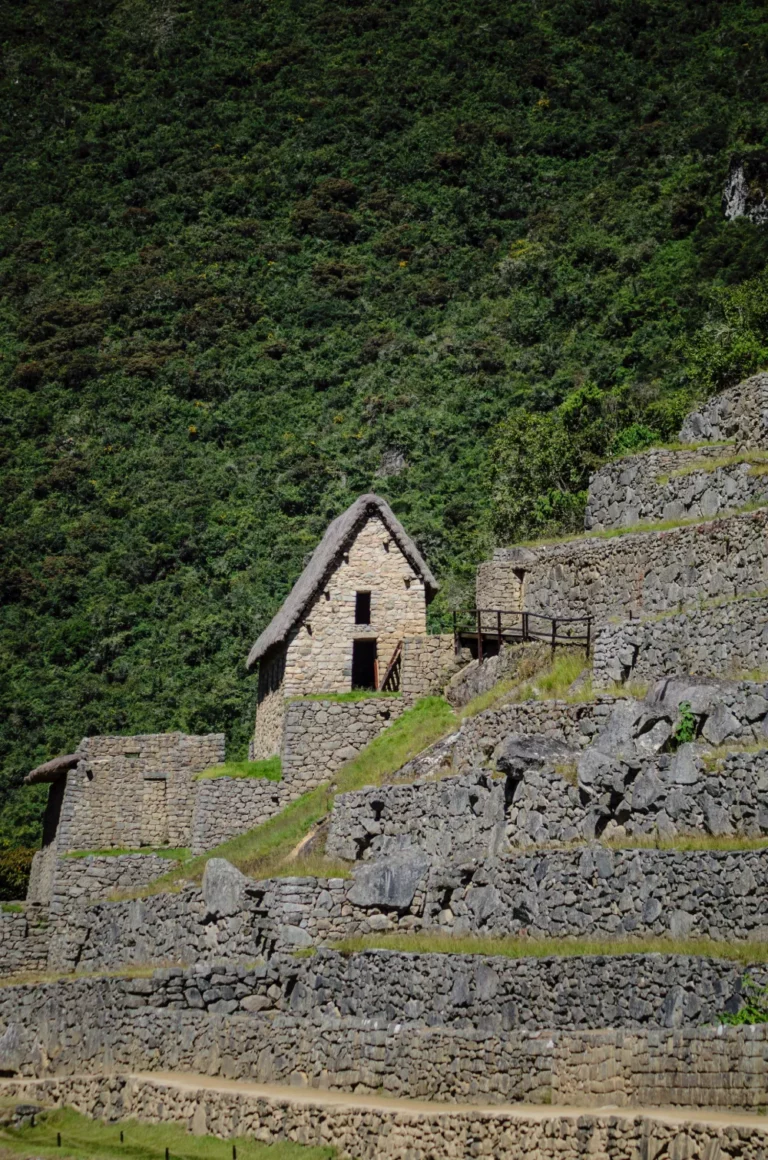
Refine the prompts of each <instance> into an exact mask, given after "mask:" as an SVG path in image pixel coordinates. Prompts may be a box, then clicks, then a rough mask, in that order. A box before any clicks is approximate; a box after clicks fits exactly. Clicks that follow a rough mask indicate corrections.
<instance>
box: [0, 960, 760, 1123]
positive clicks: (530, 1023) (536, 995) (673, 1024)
mask: <svg viewBox="0 0 768 1160" xmlns="http://www.w3.org/2000/svg"><path fill="white" fill-rule="evenodd" d="M748 973H749V974H750V976H751V977H753V979H754V980H755V981H756V983H757V984H758V985H760V984H762V983H763V982H764V971H762V969H760V968H758V969H757V972H756V973H755V969H754V968H750V969H749V971H748ZM742 987H743V973H742V969H741V968H739V967H738V966H736V965H735V964H734V963H730V962H726V961H723V960H712V959H703V958H691V957H687V956H662V955H623V956H616V957H607V958H606V957H603V956H587V957H584V958H580V957H575V956H574V957H571V956H567V957H553V958H548V959H518V960H510V959H508V958H505V957H498V956H480V955H403V954H397V953H393V952H387V951H369V952H365V953H364V954H357V955H339V954H338V953H337V952H334V951H320V952H318V954H317V955H315V956H313V957H312V958H311V959H303V960H297V959H296V958H295V957H293V956H290V957H288V958H286V959H271V960H269V961H267V962H265V963H259V964H255V965H243V964H238V963H230V962H226V961H222V962H217V963H215V964H211V963H209V964H203V963H198V964H195V965H194V966H192V967H189V968H187V969H185V970H183V969H181V968H164V969H161V970H159V971H156V972H155V974H154V976H153V977H151V978H88V979H74V980H72V979H69V980H61V981H59V982H54V983H45V984H38V985H32V986H30V985H25V986H14V987H6V988H2V989H0V1071H2V1072H4V1073H6V1074H9V1073H10V1074H15V1075H18V1076H26V1077H31V1076H49V1077H50V1076H65V1075H72V1074H77V1075H82V1074H83V1073H94V1072H97V1073H103V1072H104V1071H107V1072H114V1071H115V1070H116V1069H132V1070H134V1071H150V1070H163V1071H186V1072H192V1073H198V1074H199V1073H203V1074H208V1075H224V1076H226V1077H227V1078H229V1079H237V1078H247V1079H249V1080H250V1081H251V1082H254V1081H255V1082H261V1083H283V1084H296V1083H297V1082H298V1083H300V1085H301V1086H302V1087H303V1088H306V1087H307V1086H309V1087H321V1088H324V1089H328V1088H331V1089H342V1090H343V1089H347V1090H349V1089H350V1088H354V1090H355V1091H357V1092H370V1093H376V1092H377V1091H378V1092H380V1091H381V1090H384V1091H386V1092H387V1093H388V1094H389V1095H394V1096H402V1097H406V1098H429V1099H437V1100H446V1101H450V1102H454V1101H456V1100H467V1099H475V1100H477V1099H478V1097H480V1098H482V1099H483V1100H484V1101H485V1102H487V1103H497V1102H500V1101H502V1100H505V1101H509V1100H526V1099H527V1100H533V1101H544V1100H548V1099H549V1098H553V1099H558V1100H561V1101H562V1102H570V1103H574V1102H576V1103H580V1104H582V1105H589V1104H590V1103H596V1102H597V1103H604V1102H605V1099H606V1098H607V1096H608V1095H609V1094H610V1098H611V1099H612V1100H613V1102H614V1103H616V1104H622V1105H626V1104H631V1103H633V1102H635V1103H636V1102H644V1103H646V1104H658V1103H661V1102H662V1100H661V1099H659V1098H658V1097H659V1093H661V1092H664V1091H665V1090H666V1092H667V1095H666V1098H665V1099H664V1101H663V1102H665V1103H666V1104H670V1103H672V1104H686V1103H688V1104H690V1103H691V1102H692V1096H691V1089H692V1088H695V1089H696V1101H695V1102H698V1103H700V1104H703V1105H706V1106H710V1107H711V1106H717V1105H726V1106H742V1107H750V1106H751V1107H755V1106H759V1105H760V1104H761V1103H762V1102H763V1101H764V1092H765V1082H766V1076H767V1075H768V1032H767V1031H766V1028H765V1027H762V1026H757V1027H723V1026H717V1020H718V1016H719V1015H720V1014H721V1013H722V1012H723V1011H725V1010H736V1009H737V1008H738V1006H739V1004H740V1002H741V992H742ZM606 1019H608V1020H610V1021H611V1023H612V1024H613V1030H611V1031H607V1032H606V1031H600V1030H597V1031H595V1030H592V1028H593V1027H600V1025H601V1024H602V1023H603V1022H604V1021H605V1020H606ZM707 1024H715V1026H711V1025H710V1026H707ZM702 1025H703V1026H702ZM651 1092H655V1098H650V1093H651Z"/></svg>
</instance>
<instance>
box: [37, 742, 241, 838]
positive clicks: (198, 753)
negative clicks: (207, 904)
mask: <svg viewBox="0 0 768 1160" xmlns="http://www.w3.org/2000/svg"><path fill="white" fill-rule="evenodd" d="M80 750H81V751H82V754H83V759H82V761H80V762H79V764H78V765H77V768H76V769H72V770H70V771H69V773H68V774H67V785H66V790H65V794H64V802H63V804H62V811H61V820H60V823H59V830H58V833H57V837H56V846H57V850H58V852H59V853H60V854H63V853H66V852H67V851H68V850H92V849H100V848H102V847H108V846H126V847H128V848H132V847H136V846H141V845H147V844H155V843H157V844H162V843H167V844H168V845H171V846H186V845H188V844H189V840H190V834H191V827H192V806H193V803H194V794H195V789H196V786H195V783H194V782H193V781H192V777H193V775H194V774H195V773H199V772H201V771H202V770H204V769H208V768H210V767H211V766H212V765H218V764H220V763H221V762H222V761H223V760H224V734H223V733H209V734H207V735H205V736H190V735H188V734H184V733H143V734H138V735H137V736H133V737H87V738H85V739H84V740H83V741H82V742H81V745H80ZM129 754H130V755H133V756H128V755H129ZM159 789H162V790H164V794H163V797H164V807H165V808H164V810H163V811H162V813H163V814H164V817H161V816H160V812H159V811H158V809H157V802H156V799H157V798H158V797H159V796H160V795H159V793H158V790H159ZM161 823H162V825H163V827H164V828H163V830H162V832H161V830H160V829H159V828H158V826H159V825H160V824H161Z"/></svg>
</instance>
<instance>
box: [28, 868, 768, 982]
mask: <svg viewBox="0 0 768 1160" xmlns="http://www.w3.org/2000/svg"><path fill="white" fill-rule="evenodd" d="M767 879H768V866H766V861H765V858H764V856H763V854H762V852H761V851H759V850H757V851H755V850H746V851H738V852H724V851H716V850H714V851H713V850H706V851H696V850H694V851H685V852H681V851H676V850H658V849H635V850H632V849H630V850H627V849H623V850H622V849H619V850H610V849H607V848H605V847H603V846H586V847H576V848H573V849H559V850H558V849H554V850H546V851H539V852H536V853H518V854H510V855H507V856H505V857H502V858H498V859H495V860H493V861H490V862H486V863H479V864H475V865H474V866H469V867H468V866H467V865H464V866H456V865H447V864H436V865H431V864H430V859H429V858H428V857H427V856H426V855H424V854H423V853H422V852H420V851H418V850H413V849H411V850H405V851H401V852H398V854H397V855H393V856H390V857H388V858H386V859H383V860H380V861H378V862H364V863H362V864H361V865H360V866H359V868H358V869H357V871H356V873H355V876H354V878H352V879H341V878H336V879H316V878H280V879H271V880H268V881H266V882H249V883H248V885H247V890H246V895H247V898H246V900H245V901H244V902H243V903H242V904H241V905H240V907H239V909H238V910H237V911H236V912H235V913H233V914H231V915H230V916H228V917H222V916H216V915H215V914H214V915H211V914H210V913H209V909H208V906H207V905H206V902H205V900H204V898H203V896H202V894H201V892H200V891H196V890H194V889H192V888H189V889H187V890H184V891H181V892H180V893H179V894H174V895H155V896H152V897H149V898H145V899H139V900H136V901H133V902H111V903H98V904H95V905H90V906H85V907H83V908H81V909H78V910H75V911H73V912H72V914H71V915H70V918H69V921H68V923H67V925H66V927H64V928H62V927H58V928H56V930H55V931H54V933H53V935H52V938H51V952H50V957H49V966H50V968H51V969H56V970H72V969H74V968H75V967H77V969H79V970H81V971H105V970H118V969H120V968H121V967H123V966H126V965H129V964H147V963H155V964H160V965H162V964H165V963H177V964H181V963H190V962H195V961H197V960H198V959H199V958H201V957H208V958H211V957H214V956H216V955H218V956H222V957H227V958H233V959H234V958H240V959H245V960H249V961H250V960H253V958H254V957H255V956H257V955H258V954H259V953H261V952H262V951H263V950H264V949H265V948H271V949H277V950H290V949H296V948H297V947H298V948H301V947H308V946H312V945H314V944H316V943H317V942H319V941H325V940H333V939H343V938H350V937H353V936H357V935H367V934H371V933H374V932H384V931H397V930H412V929H418V928H420V927H428V926H437V927H438V928H440V929H444V930H446V931H453V932H454V933H455V934H462V935H466V934H475V933H477V934H484V935H485V934H491V935H507V934H511V935H523V934H528V935H532V936H534V937H550V936H553V937H568V936H576V937H583V936H585V935H586V936H589V937H595V936H604V935H607V936H616V937H624V936H626V935H637V936H640V935H648V936H654V937H656V936H658V937H667V936H670V937H672V938H685V937H688V936H689V935H690V936H692V937H699V936H701V937H709V938H713V939H715V940H722V939H730V940H742V941H743V940H758V941H759V940H766V939H768V897H767V896H766V880H767Z"/></svg>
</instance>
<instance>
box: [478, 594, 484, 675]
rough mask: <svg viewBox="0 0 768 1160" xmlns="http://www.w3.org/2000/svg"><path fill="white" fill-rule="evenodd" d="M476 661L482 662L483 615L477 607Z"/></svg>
mask: <svg viewBox="0 0 768 1160" xmlns="http://www.w3.org/2000/svg"><path fill="white" fill-rule="evenodd" d="M477 663H478V664H480V665H481V664H482V663H483V617H482V614H481V612H480V609H479V608H478V609H477Z"/></svg>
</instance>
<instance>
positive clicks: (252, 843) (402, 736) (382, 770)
mask: <svg viewBox="0 0 768 1160" xmlns="http://www.w3.org/2000/svg"><path fill="white" fill-rule="evenodd" d="M458 725H459V719H458V717H457V715H456V713H455V712H454V711H453V709H452V708H451V706H450V705H449V704H448V702H447V701H445V700H443V698H442V697H424V698H423V699H422V700H421V701H418V702H417V703H416V704H415V705H414V706H413V708H412V709H407V710H406V711H405V713H403V714H402V716H401V717H398V719H397V720H396V721H394V722H393V723H392V724H391V725H390V726H389V727H388V728H387V729H385V730H384V732H383V733H380V734H379V736H378V737H375V738H374V740H373V741H371V742H370V744H369V745H367V746H366V747H365V749H363V750H362V751H361V752H360V753H358V755H357V757H354V758H353V759H352V760H351V761H348V762H347V763H346V764H345V765H343V766H342V767H341V769H339V770H337V772H336V774H335V775H334V778H333V782H332V783H331V782H329V783H327V784H325V785H321V786H318V787H317V789H313V790H310V791H309V793H305V794H302V796H301V797H299V798H296V800H295V801H292V802H289V803H288V805H287V806H286V807H285V809H284V810H281V812H280V813H279V814H277V815H276V816H275V817H274V818H270V819H269V821H266V822H263V823H262V824H261V825H260V826H256V827H255V828H254V829H253V830H249V831H248V832H247V833H245V834H240V835H238V837H236V838H231V839H230V840H229V841H228V842H224V843H222V845H220V846H217V847H216V848H215V849H213V850H209V851H208V852H207V853H206V854H204V855H201V856H200V857H198V858H192V859H191V860H190V861H188V862H184V863H181V864H180V865H179V866H178V867H176V869H174V870H173V871H171V873H170V874H164V875H163V877H162V878H158V879H157V880H156V881H155V882H153V883H151V884H150V885H149V886H148V887H145V888H144V889H143V890H140V891H137V892H135V893H133V894H132V895H124V896H123V897H146V896H148V895H149V894H159V893H160V892H162V891H165V890H178V889H180V888H181V886H182V885H183V884H184V883H185V882H199V881H201V880H202V876H203V871H204V870H205V864H206V862H207V861H208V859H209V858H226V859H227V861H229V862H232V864H233V865H235V866H237V867H238V868H239V869H240V870H242V872H243V873H244V874H248V875H249V876H251V877H254V878H271V877H280V876H286V875H290V876H299V875H301V874H302V867H306V866H307V865H311V866H313V867H314V869H312V870H307V871H306V873H307V874H310V873H311V874H318V873H319V874H320V876H321V877H338V876H341V875H339V873H338V871H339V864H338V863H336V862H327V861H326V860H322V861H318V859H317V856H316V855H312V856H311V859H310V860H309V861H307V860H306V859H296V860H294V861H290V860H289V855H290V853H291V851H292V850H294V849H295V847H296V846H297V845H298V843H299V842H300V841H301V839H302V838H304V837H306V835H307V834H308V833H309V832H310V830H311V829H312V828H313V826H316V825H317V823H318V822H319V821H320V820H321V819H322V818H324V817H325V816H326V814H328V813H329V811H330V810H331V808H332V806H333V801H334V797H335V795H336V794H337V793H349V792H350V791H351V790H355V789H362V788H363V786H366V785H372V786H375V785H381V783H382V782H383V780H384V778H386V777H388V776H389V775H390V774H392V773H395V772H396V771H397V770H398V769H400V767H401V766H402V765H405V763H406V761H410V760H411V758H412V757H415V756H416V755H417V754H418V753H421V751H422V750H423V749H426V748H427V747H428V746H429V745H432V744H433V743H434V742H435V741H439V740H440V738H441V737H445V736H446V734H448V733H450V732H451V731H452V730H454V729H456V728H457V727H458Z"/></svg>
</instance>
